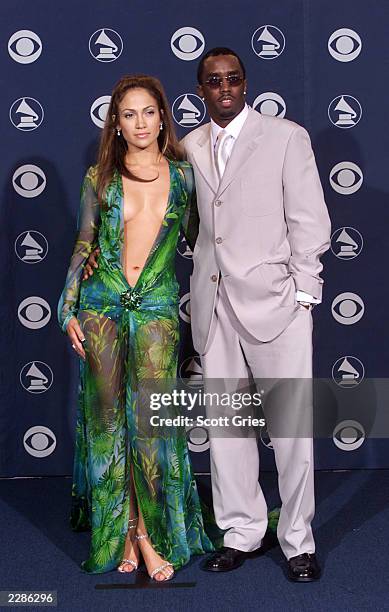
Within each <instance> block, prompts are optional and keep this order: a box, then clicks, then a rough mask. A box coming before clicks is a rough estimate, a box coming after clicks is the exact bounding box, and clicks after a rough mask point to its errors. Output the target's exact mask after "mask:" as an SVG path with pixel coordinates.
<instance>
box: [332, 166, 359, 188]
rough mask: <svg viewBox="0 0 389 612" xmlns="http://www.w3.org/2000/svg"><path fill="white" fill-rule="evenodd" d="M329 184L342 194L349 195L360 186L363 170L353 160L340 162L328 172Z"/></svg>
mask: <svg viewBox="0 0 389 612" xmlns="http://www.w3.org/2000/svg"><path fill="white" fill-rule="evenodd" d="M329 180H330V185H331V187H332V189H333V190H334V191H336V192H337V193H340V194H342V195H351V194H352V193H356V192H357V191H358V189H360V188H361V186H362V183H363V172H362V170H361V169H360V167H359V166H357V164H354V163H353V162H348V161H344V162H340V163H339V164H336V166H334V167H333V168H332V170H331V172H330V177H329Z"/></svg>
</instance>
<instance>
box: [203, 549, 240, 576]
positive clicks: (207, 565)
mask: <svg viewBox="0 0 389 612" xmlns="http://www.w3.org/2000/svg"><path fill="white" fill-rule="evenodd" d="M248 555H249V553H246V552H244V551H243V550H237V549H236V548H228V547H227V546H224V547H223V548H221V549H220V550H218V551H216V552H215V553H213V554H212V555H211V556H210V557H208V558H207V559H205V561H203V562H202V563H201V564H200V568H201V569H202V570H204V571H205V572H230V571H231V570H234V569H236V568H237V567H240V566H241V565H242V564H243V563H244V561H245V560H246V559H247V557H248Z"/></svg>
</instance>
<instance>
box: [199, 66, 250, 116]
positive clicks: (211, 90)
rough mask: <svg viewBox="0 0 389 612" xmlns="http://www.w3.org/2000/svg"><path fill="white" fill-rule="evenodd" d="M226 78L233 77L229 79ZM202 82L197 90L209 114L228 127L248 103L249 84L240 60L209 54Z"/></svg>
mask: <svg viewBox="0 0 389 612" xmlns="http://www.w3.org/2000/svg"><path fill="white" fill-rule="evenodd" d="M225 77H230V78H231V80H230V81H227V79H226V78H225ZM220 79H222V81H221V83H220V84H219V81H220ZM234 79H235V80H236V82H234ZM207 81H208V83H207ZM201 82H202V84H201V85H199V86H198V88H197V90H198V93H199V95H200V96H201V97H202V98H204V100H205V103H206V105H207V108H208V113H209V115H210V117H211V118H212V119H213V120H214V121H215V122H216V123H217V124H218V125H220V126H221V127H226V125H228V124H229V123H230V121H232V120H233V119H234V118H235V117H236V116H237V115H238V114H239V113H240V111H241V110H242V108H243V107H244V105H245V97H244V92H245V90H246V85H247V83H246V80H244V79H243V72H242V68H241V67H240V64H239V61H238V59H237V58H236V57H235V56H234V55H216V56H215V57H208V58H207V59H206V60H205V62H204V66H203V74H202V79H201Z"/></svg>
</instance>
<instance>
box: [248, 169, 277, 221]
mask: <svg viewBox="0 0 389 612" xmlns="http://www.w3.org/2000/svg"><path fill="white" fill-rule="evenodd" d="M260 173H261V170H258V178H257V181H256V182H254V181H253V180H248V179H246V178H243V179H241V185H240V187H241V196H240V202H241V208H242V211H243V212H244V214H245V215H247V216H248V217H265V216H267V215H274V214H276V213H278V212H279V211H280V210H281V209H282V205H283V200H282V186H281V183H280V185H279V186H278V185H277V182H276V181H275V180H274V179H273V180H271V178H270V177H268V178H266V177H261V174H260ZM278 187H279V189H280V193H278Z"/></svg>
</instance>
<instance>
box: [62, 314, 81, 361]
mask: <svg viewBox="0 0 389 612" xmlns="http://www.w3.org/2000/svg"><path fill="white" fill-rule="evenodd" d="M66 333H67V335H68V336H69V338H70V342H71V343H72V348H74V350H75V351H76V353H77V355H79V356H80V357H81V358H82V359H84V361H85V351H84V347H83V346H82V343H83V342H85V337H84V334H83V333H82V331H81V327H80V324H79V322H78V320H77V318H76V317H72V318H71V319H70V321H69V323H68V325H67V327H66Z"/></svg>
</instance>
